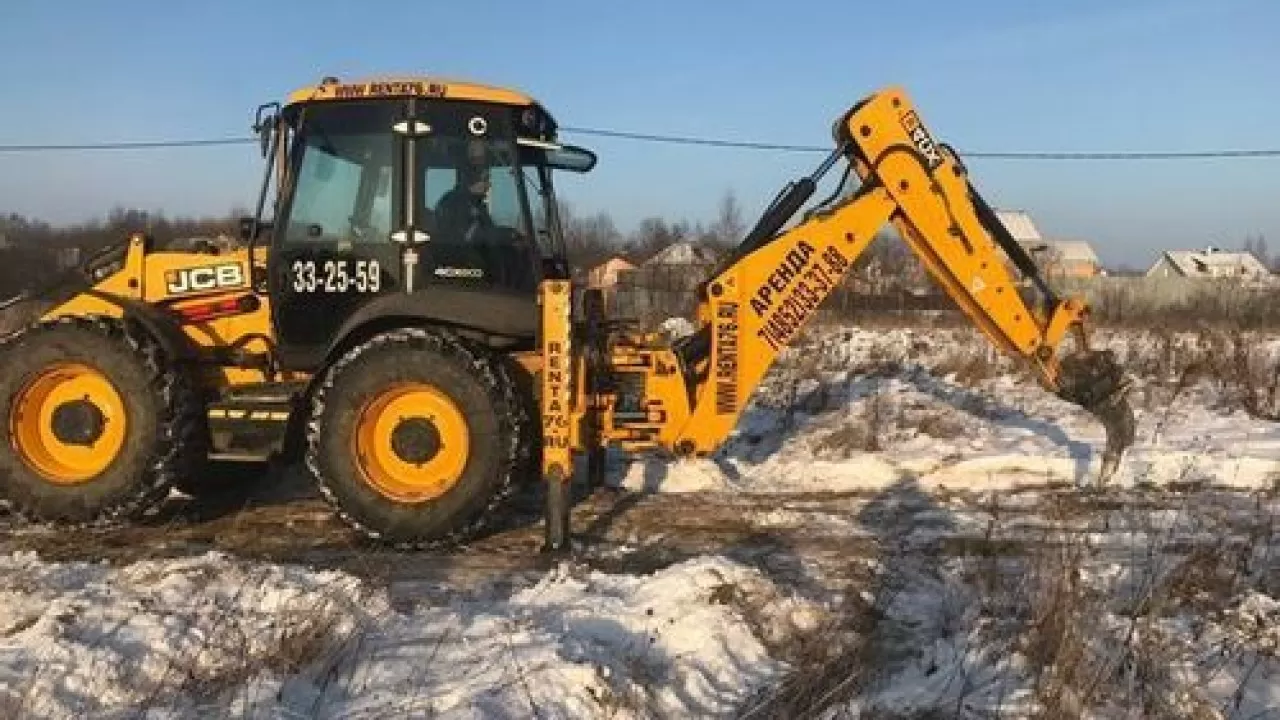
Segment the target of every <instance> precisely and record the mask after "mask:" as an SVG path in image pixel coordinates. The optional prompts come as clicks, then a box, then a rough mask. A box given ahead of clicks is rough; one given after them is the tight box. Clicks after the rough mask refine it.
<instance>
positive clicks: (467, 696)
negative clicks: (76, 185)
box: [0, 553, 819, 718]
mask: <svg viewBox="0 0 1280 720" xmlns="http://www.w3.org/2000/svg"><path fill="white" fill-rule="evenodd" d="M0 572H3V573H4V575H5V577H6V578H8V580H9V582H8V583H7V587H6V588H4V589H2V590H0V618H3V619H4V620H3V625H0V638H2V639H0V688H3V689H4V690H6V691H7V692H8V693H10V694H11V695H10V698H9V699H8V700H7V702H8V706H9V707H20V708H21V710H22V713H23V716H24V717H28V716H29V717H73V716H78V717H83V716H85V715H86V714H88V715H92V716H94V717H110V716H113V715H117V714H118V715H119V716H121V717H123V716H125V715H127V714H128V712H129V711H130V710H132V709H136V708H138V707H140V706H145V707H147V708H148V709H149V710H150V711H151V715H149V717H189V716H195V715H204V714H206V713H215V711H216V714H219V715H221V714H222V713H230V714H233V715H235V716H244V715H246V714H252V715H253V716H254V717H293V716H297V715H298V714H302V715H305V716H307V717H317V716H318V717H353V716H356V717H366V716H367V717H405V716H421V714H423V713H428V712H429V713H430V716H431V717H443V718H480V717H494V716H504V717H523V716H534V715H536V716H539V717H590V716H595V715H597V714H601V713H603V712H604V710H605V709H607V708H609V707H611V706H617V707H620V708H621V710H622V714H620V715H619V717H626V716H627V714H626V713H627V711H628V709H629V708H646V709H648V710H652V711H655V712H658V713H659V714H663V715H673V714H674V715H683V716H691V715H698V716H716V715H718V714H724V713H727V712H729V711H730V710H731V709H732V708H733V707H734V706H735V705H736V704H737V703H738V702H740V701H741V700H742V698H743V697H744V695H745V694H746V693H749V692H751V691H752V690H754V689H755V688H757V687H759V686H762V685H765V684H767V683H769V682H771V681H772V680H773V679H775V678H776V677H777V676H778V675H779V673H780V672H782V670H783V667H782V665H781V663H780V662H778V661H777V660H774V659H772V658H771V657H770V654H769V651H768V649H767V646H766V640H771V639H772V640H773V641H775V642H776V641H779V639H781V638H785V637H786V636H787V634H789V633H793V632H796V631H797V629H798V628H805V627H809V626H811V625H812V624H813V622H814V620H813V618H814V614H815V613H816V612H819V611H818V610H817V609H816V608H814V607H812V606H811V605H810V604H808V603H806V602H805V601H802V600H798V599H794V598H790V597H788V596H787V595H786V594H785V593H784V592H783V591H782V590H781V589H780V588H778V587H776V586H774V585H773V584H772V583H771V582H769V581H768V580H766V579H765V578H764V577H763V576H762V575H761V574H760V573H759V572H758V571H755V570H752V569H750V568H747V567H745V566H742V565H739V564H736V563H733V562H730V561H728V560H725V559H723V558H716V557H706V558H699V559H695V560H691V561H688V562H686V563H682V564H679V565H674V566H671V567H668V568H665V569H663V570H661V571H659V572H657V573H654V574H652V575H649V576H618V575H607V574H603V573H599V572H577V571H572V570H570V569H569V568H568V567H567V566H561V567H560V568H558V569H556V570H553V571H550V572H548V573H547V574H546V576H545V577H544V578H543V579H542V580H541V581H540V582H538V583H537V584H536V585H533V586H531V587H527V588H524V589H521V590H519V591H518V592H516V593H514V594H513V595H511V596H510V597H508V598H503V599H499V598H493V599H487V600H468V601H461V600H460V601H458V602H456V603H453V604H450V605H442V606H427V607H415V608H412V609H409V610H397V609H394V608H393V607H392V605H391V603H390V601H389V600H388V596H387V595H386V593H385V592H384V591H383V590H380V589H378V588H376V587H373V586H371V585H369V584H367V583H365V582H362V581H360V580H359V579H357V578H354V577H351V576H348V575H344V574H342V573H336V572H315V571H308V570H306V569H303V568H297V567H288V566H275V565H267V564H256V563H249V562H242V561H237V560H235V559H233V558H230V557H227V556H223V555H220V554H216V553H211V554H206V555H201V556H197V557H193V558H189V559H186V560H181V561H172V560H170V561H163V562H161V561H155V562H151V561H147V562H138V563H135V564H131V565H127V566H125V567H120V568H115V567H109V566H107V565H105V564H91V563H67V564H51V563H45V562H42V561H40V560H39V559H38V558H36V557H34V556H33V555H30V554H14V555H12V556H8V557H3V558H0ZM753 623H754V624H753ZM760 627H763V628H766V629H767V633H768V634H771V635H772V637H770V636H768V635H767V636H766V637H765V638H764V639H762V638H761V637H759V636H758V632H759V630H758V629H757V628H760ZM2 698H3V695H0V708H3V707H6V705H5V704H4V703H5V702H6V701H5V700H3V699H2Z"/></svg>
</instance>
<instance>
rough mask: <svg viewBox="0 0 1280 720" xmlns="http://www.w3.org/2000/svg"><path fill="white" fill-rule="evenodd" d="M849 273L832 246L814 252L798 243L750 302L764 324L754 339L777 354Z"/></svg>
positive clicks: (845, 262) (844, 260)
mask: <svg viewBox="0 0 1280 720" xmlns="http://www.w3.org/2000/svg"><path fill="white" fill-rule="evenodd" d="M848 269H849V260H848V259H847V258H845V256H844V254H843V253H841V252H840V249H839V248H837V247H836V246H834V245H832V246H830V247H828V248H826V249H825V250H823V251H822V252H818V251H817V250H816V249H815V248H814V247H813V246H812V245H810V244H809V243H808V242H806V241H804V240H801V241H800V242H799V243H797V244H796V247H794V248H792V249H791V250H790V251H788V252H787V254H786V256H785V257H783V259H782V262H781V263H779V265H778V267H776V268H774V270H773V272H771V273H769V277H768V278H767V279H766V280H765V283H764V284H763V285H761V286H760V289H758V290H756V293H755V295H753V296H752V298H751V309H752V310H753V311H754V312H755V314H756V315H757V316H759V317H760V318H762V319H763V320H764V324H763V325H762V326H761V327H760V329H759V330H758V331H756V335H757V336H758V337H760V338H761V339H763V340H764V341H765V342H767V343H769V347H770V348H772V349H773V350H780V349H782V347H783V346H784V345H786V344H787V342H788V341H789V340H790V339H791V337H792V336H793V335H795V334H796V332H798V331H799V330H800V328H801V327H803V326H804V324H805V322H807V321H808V320H809V317H810V316H811V315H813V313H814V312H815V311H817V309H818V306H819V305H821V304H822V301H823V300H826V299H827V296H828V295H830V294H831V291H832V290H833V289H835V286H836V284H837V283H839V282H840V278H842V277H843V276H844V274H845V272H846V271H847V270H848Z"/></svg>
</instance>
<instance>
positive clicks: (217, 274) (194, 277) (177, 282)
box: [164, 263, 244, 295]
mask: <svg viewBox="0 0 1280 720" xmlns="http://www.w3.org/2000/svg"><path fill="white" fill-rule="evenodd" d="M164 280H165V286H166V289H168V291H169V294H170V295H182V294H184V293H192V292H202V291H205V290H220V289H222V288H233V287H240V286H241V285H244V271H243V270H241V268H240V264H239V263H228V264H226V265H209V266H206V267H197V268H187V269H186V270H170V271H169V272H167V273H165V274H164Z"/></svg>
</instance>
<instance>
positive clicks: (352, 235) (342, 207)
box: [283, 103, 395, 244]
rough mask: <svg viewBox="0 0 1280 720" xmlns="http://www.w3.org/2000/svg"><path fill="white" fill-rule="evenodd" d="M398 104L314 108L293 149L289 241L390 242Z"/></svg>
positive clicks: (300, 242) (356, 104) (285, 229)
mask: <svg viewBox="0 0 1280 720" xmlns="http://www.w3.org/2000/svg"><path fill="white" fill-rule="evenodd" d="M392 113H393V108H392V107H391V106H389V105H386V104H381V105H379V104H373V103H355V104H344V105H335V106H332V107H325V108H322V109H321V108H316V109H310V110H309V111H308V115H307V117H306V119H305V125H304V132H303V133H302V134H301V135H300V136H299V138H298V143H299V145H298V146H297V147H296V148H295V150H294V158H295V162H296V164H295V170H294V173H293V177H294V188H293V197H292V208H291V209H290V212H289V223H288V226H287V227H286V228H284V233H283V236H284V237H283V239H284V241H285V242H286V243H290V244H310V243H322V242H325V243H338V244H348V243H350V244H355V243H360V242H385V241H386V239H387V237H388V236H389V234H390V233H391V232H392V230H393V224H394V223H393V218H394V217H395V213H394V210H395V208H394V207H393V205H394V203H393V193H392V192H391V178H392V174H393V167H394V143H393V136H392V135H391V133H389V132H388V131H387V129H388V127H390V125H391V123H392V118H393V114H392Z"/></svg>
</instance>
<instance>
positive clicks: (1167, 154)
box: [562, 127, 1280, 160]
mask: <svg viewBox="0 0 1280 720" xmlns="http://www.w3.org/2000/svg"><path fill="white" fill-rule="evenodd" d="M562 130H564V131H565V132H571V133H580V134H582V135H599V136H601V137H612V138H622V139H626V140H641V141H647V142H661V143H670V144H679V145H708V146H718V147H735V148H745V149H749V150H780V151H786V152H813V153H829V152H831V147H829V146H828V147H823V146H819V145H788V144H781V143H763V142H754V141H735V140H718V139H712V138H699V137H689V136H681V135H655V134H650V133H636V132H627V131H623V130H601V129H599V128H579V127H564V128H562ZM959 154H960V157H961V158H984V159H992V160H1192V159H1206V158H1248V157H1280V148H1265V149H1248V150H1189V151H1123V152H1096V151H1090V152H1044V151H1025V152H1007V151H1006V152H982V151H963V150H962V151H959Z"/></svg>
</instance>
